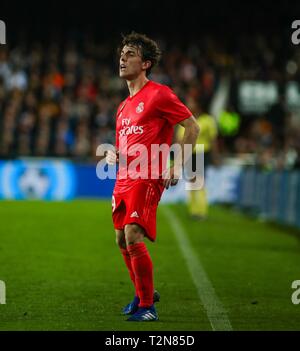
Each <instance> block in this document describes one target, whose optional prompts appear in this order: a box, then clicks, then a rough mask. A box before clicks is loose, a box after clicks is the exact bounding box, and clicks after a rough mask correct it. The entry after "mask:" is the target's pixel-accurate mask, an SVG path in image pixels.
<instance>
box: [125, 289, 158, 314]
mask: <svg viewBox="0 0 300 351" xmlns="http://www.w3.org/2000/svg"><path fill="white" fill-rule="evenodd" d="M159 300H160V293H159V292H158V291H157V290H154V293H153V303H155V302H159ZM139 303H140V299H139V297H138V296H135V297H134V298H133V300H132V301H131V302H130V303H129V304H128V305H126V306H125V307H124V308H123V310H122V314H125V315H130V314H134V313H135V312H136V311H137V310H138V308H139Z"/></svg>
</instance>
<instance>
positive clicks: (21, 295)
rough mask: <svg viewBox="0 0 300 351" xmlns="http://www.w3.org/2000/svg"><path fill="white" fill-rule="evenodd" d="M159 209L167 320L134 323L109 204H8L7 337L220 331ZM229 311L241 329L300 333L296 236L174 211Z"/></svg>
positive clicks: (221, 215)
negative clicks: (15, 333) (16, 333)
mask: <svg viewBox="0 0 300 351" xmlns="http://www.w3.org/2000/svg"><path fill="white" fill-rule="evenodd" d="M162 206H166V205H162V204H161V205H160V210H159V211H158V237H157V241H156V243H154V244H153V243H150V242H147V243H148V248H149V250H150V253H151V255H152V259H153V263H154V275H155V286H156V288H157V289H158V290H159V291H160V293H161V301H160V302H159V303H158V304H157V310H158V313H159V316H160V321H158V322H155V323H153V322H152V323H129V322H126V321H125V317H124V316H122V315H121V314H120V310H121V308H122V307H123V306H124V305H125V304H126V303H128V302H129V301H130V300H131V298H132V296H133V288H132V285H131V282H130V280H129V277H128V274H127V270H126V267H125V265H124V263H123V259H122V257H121V255H120V253H119V250H118V248H117V246H116V244H115V238H114V231H113V226H112V222H111V207H110V203H109V202H108V201H95V200H94V201H93V200H90V201H88V200H80V201H79V200H78V201H73V202H34V201H33V202H14V201H11V202H10V201H8V202H0V280H2V281H4V282H5V283H6V304H5V305H4V304H2V305H0V330H114V331H118V330H153V331H155V330H164V331H171V330H183V331H184V330H187V331H193V330H212V328H211V325H210V322H209V320H208V317H207V315H206V310H205V306H203V305H202V303H201V301H200V300H199V297H198V294H197V290H196V287H195V285H194V283H193V281H192V279H191V276H190V273H189V270H188V268H187V265H186V262H185V260H184V258H183V256H182V254H181V251H180V248H179V246H178V243H177V241H176V239H175V235H174V233H173V232H172V230H171V227H170V225H169V223H168V221H167V219H166V217H165V216H164V213H163V211H161V207H162ZM170 208H171V209H172V211H173V213H174V216H177V218H178V219H179V220H180V222H181V224H182V225H183V227H184V228H185V230H186V233H187V235H188V237H189V240H190V242H191V244H192V246H193V249H194V250H195V252H196V253H197V255H198V256H199V259H200V260H201V263H202V265H203V267H204V269H205V271H206V273H207V276H208V277H209V280H210V282H211V283H212V285H213V287H214V289H215V292H216V294H217V296H218V298H219V300H220V301H221V302H222V305H223V306H224V308H225V310H226V311H227V316H228V318H229V320H230V323H231V325H232V328H233V330H299V329H300V305H293V304H292V302H291V295H292V292H293V290H292V288H291V284H292V281H294V280H298V279H300V242H299V236H298V235H299V233H298V232H297V231H296V230H289V229H287V228H283V227H279V226H275V225H271V224H266V223H259V222H258V221H255V220H253V219H250V218H248V217H246V216H244V215H243V214H241V213H238V212H235V211H233V210H231V209H228V208H223V207H218V206H217V207H212V208H211V211H210V217H209V219H208V220H207V221H206V222H203V223H199V222H192V221H190V219H189V217H188V214H187V210H186V207H185V206H184V205H183V204H179V205H171V206H170Z"/></svg>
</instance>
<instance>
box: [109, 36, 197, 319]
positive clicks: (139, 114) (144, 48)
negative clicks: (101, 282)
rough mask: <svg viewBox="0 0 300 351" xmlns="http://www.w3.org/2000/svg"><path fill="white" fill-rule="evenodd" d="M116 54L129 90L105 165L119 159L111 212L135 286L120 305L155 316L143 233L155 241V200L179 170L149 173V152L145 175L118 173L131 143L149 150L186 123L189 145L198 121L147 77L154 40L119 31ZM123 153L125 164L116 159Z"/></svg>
mask: <svg viewBox="0 0 300 351" xmlns="http://www.w3.org/2000/svg"><path fill="white" fill-rule="evenodd" d="M119 54H120V62H119V75H120V77H121V78H122V79H124V80H126V82H127V86H128V90H129V96H128V97H127V99H126V100H125V101H123V102H122V103H121V104H120V105H119V108H118V110H117V114H116V150H115V152H114V151H108V152H107V153H106V162H107V163H108V164H110V165H112V164H115V163H116V162H119V169H118V174H117V180H116V184H115V188H114V191H113V196H112V218H113V223H114V228H115V232H116V242H117V245H118V246H119V248H120V250H121V253H122V255H123V258H124V261H125V264H126V266H127V268H128V271H129V275H130V278H131V280H132V282H133V285H134V288H135V296H134V299H133V301H132V302H131V303H129V304H128V305H127V306H125V308H124V309H123V314H125V315H130V317H129V318H128V319H127V320H128V321H156V320H158V315H157V312H156V309H155V307H154V286H153V265H152V260H151V257H150V255H149V252H148V250H147V247H146V245H145V242H144V239H145V238H148V239H150V241H153V242H154V241H155V239H156V210H157V206H158V203H159V201H160V198H161V195H162V193H163V191H164V189H165V188H167V189H168V188H169V186H173V185H176V184H177V182H178V178H179V174H180V170H179V169H178V167H176V166H172V167H170V168H169V170H168V172H169V173H168V177H164V176H163V171H164V174H166V173H165V172H166V168H164V167H162V168H159V172H160V177H159V178H158V179H151V178H153V177H151V170H150V167H151V157H149V158H148V163H147V167H148V168H149V172H148V174H149V177H148V178H146V179H144V178H137V179H134V178H135V177H131V176H129V175H127V177H123V176H122V177H121V174H122V172H123V171H124V170H125V171H126V170H127V168H128V165H129V164H130V162H132V161H133V160H134V159H135V157H137V155H134V156H132V154H129V153H128V150H129V148H130V147H132V146H134V145H137V144H142V145H144V146H145V147H146V149H147V152H149V155H150V149H151V145H153V144H156V145H161V144H167V145H170V144H171V141H172V137H173V129H174V125H176V124H177V123H180V124H181V125H182V126H183V127H184V128H185V132H184V136H183V139H182V142H181V144H182V145H183V144H191V145H193V146H194V145H195V142H196V139H197V136H198V133H199V127H198V124H197V122H196V120H195V118H194V117H193V116H192V113H191V112H190V110H189V109H188V108H187V107H186V106H185V105H183V103H182V102H181V101H180V100H179V99H178V97H177V96H176V95H175V94H174V93H173V91H172V90H171V89H170V88H169V87H167V86H165V85H161V84H158V83H155V82H153V81H151V80H149V79H148V78H147V77H148V75H149V74H150V72H151V69H152V68H153V67H154V66H155V65H156V64H157V63H158V61H159V58H160V55H161V52H160V50H159V48H158V46H157V44H156V42H155V41H153V40H152V39H150V38H148V37H147V36H146V35H144V34H138V33H134V32H133V33H131V34H129V35H127V36H125V37H123V41H122V44H121V46H120V49H119ZM180 157H181V156H180ZM124 158H127V164H124V163H123V162H121V161H122V159H124ZM175 161H176V160H175ZM181 161H182V162H183V163H184V162H185V161H184V160H183V159H182V160H181ZM182 162H181V164H182ZM177 164H180V162H178V163H177ZM175 165H176V163H175ZM125 174H126V173H125Z"/></svg>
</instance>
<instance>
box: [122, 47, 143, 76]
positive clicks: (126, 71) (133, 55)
mask: <svg viewBox="0 0 300 351" xmlns="http://www.w3.org/2000/svg"><path fill="white" fill-rule="evenodd" d="M146 68H147V65H146V63H145V62H143V60H142V56H141V53H140V50H139V49H138V48H136V47H134V46H127V45H125V46H124V47H123V49H122V51H121V55H120V66H119V75H120V77H121V78H124V79H126V80H133V79H136V78H137V77H138V76H139V75H140V74H141V73H142V72H143V71H145V70H146Z"/></svg>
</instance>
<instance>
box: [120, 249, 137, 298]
mask: <svg viewBox="0 0 300 351" xmlns="http://www.w3.org/2000/svg"><path fill="white" fill-rule="evenodd" d="M120 250H121V253H122V255H123V258H124V261H125V264H126V266H127V268H128V271H129V275H130V279H131V281H132V283H133V286H134V289H135V295H136V296H138V291H137V288H136V286H135V275H134V272H133V269H132V264H131V258H130V255H129V252H128V250H127V249H122V248H120Z"/></svg>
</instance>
